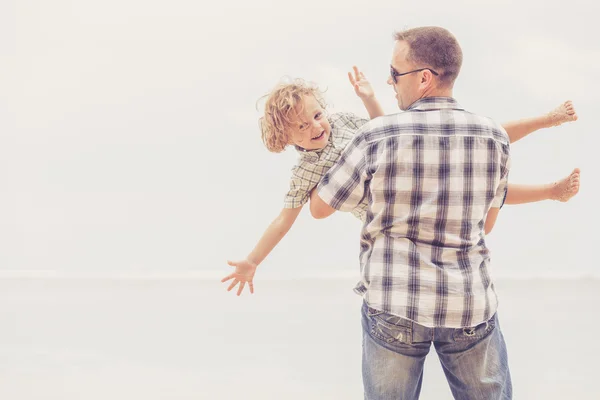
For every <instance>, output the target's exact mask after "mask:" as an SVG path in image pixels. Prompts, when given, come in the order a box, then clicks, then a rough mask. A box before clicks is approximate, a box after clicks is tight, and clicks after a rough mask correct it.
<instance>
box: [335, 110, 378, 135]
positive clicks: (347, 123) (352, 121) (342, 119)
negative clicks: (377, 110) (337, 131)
mask: <svg viewBox="0 0 600 400" xmlns="http://www.w3.org/2000/svg"><path fill="white" fill-rule="evenodd" d="M331 121H332V122H333V124H334V125H335V126H336V127H340V128H349V129H350V130H351V131H352V132H354V133H355V132H356V131H358V129H359V128H360V127H362V126H363V125H364V124H366V123H367V122H369V120H368V119H367V118H362V117H359V116H358V115H356V114H353V113H349V112H340V113H335V114H333V115H332V118H331Z"/></svg>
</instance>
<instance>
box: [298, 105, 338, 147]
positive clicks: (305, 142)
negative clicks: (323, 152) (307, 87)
mask: <svg viewBox="0 0 600 400" xmlns="http://www.w3.org/2000/svg"><path fill="white" fill-rule="evenodd" d="M296 113H297V118H296V121H294V123H293V124H292V126H290V127H289V130H290V131H289V138H290V144H295V145H296V146H298V147H301V148H303V149H305V150H320V149H322V148H324V147H325V146H327V143H328V141H329V135H330V134H331V125H329V121H328V120H327V118H326V117H325V112H324V110H323V108H322V107H321V105H320V104H319V102H318V101H317V99H316V98H315V97H314V96H312V95H306V96H304V97H303V99H302V103H301V104H299V105H298V106H297V107H296Z"/></svg>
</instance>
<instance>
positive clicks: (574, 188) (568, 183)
mask: <svg viewBox="0 0 600 400" xmlns="http://www.w3.org/2000/svg"><path fill="white" fill-rule="evenodd" d="M579 173H580V171H579V168H575V169H574V170H573V172H571V174H570V175H569V176H567V177H564V178H563V179H561V180H560V181H558V182H555V183H554V186H553V187H552V200H558V201H562V202H563V203H564V202H566V201H569V200H570V199H571V197H573V196H575V195H576V194H577V192H579Z"/></svg>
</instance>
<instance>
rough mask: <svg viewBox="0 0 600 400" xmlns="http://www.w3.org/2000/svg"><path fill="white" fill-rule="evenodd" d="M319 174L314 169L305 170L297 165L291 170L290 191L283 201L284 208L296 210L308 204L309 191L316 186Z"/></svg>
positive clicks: (319, 177)
mask: <svg viewBox="0 0 600 400" xmlns="http://www.w3.org/2000/svg"><path fill="white" fill-rule="evenodd" d="M321 176H322V175H321V174H319V173H318V170H317V169H316V168H305V167H303V166H302V165H297V166H295V167H294V168H293V169H292V177H291V179H290V189H289V190H288V192H287V193H286V195H285V198H284V201H283V207H284V208H298V207H301V206H303V205H304V204H306V203H307V202H308V199H309V198H310V191H311V190H313V189H314V188H315V186H317V184H318V183H319V180H320V179H321Z"/></svg>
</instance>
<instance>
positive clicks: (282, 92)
mask: <svg viewBox="0 0 600 400" xmlns="http://www.w3.org/2000/svg"><path fill="white" fill-rule="evenodd" d="M307 96H313V97H314V98H315V99H316V100H317V102H318V103H319V105H320V106H321V108H323V109H325V107H326V104H325V101H324V99H323V93H322V92H321V90H319V88H318V87H317V86H316V85H315V84H313V83H309V82H305V81H304V80H303V79H293V80H291V81H289V80H288V81H282V82H280V83H279V84H278V85H277V86H276V87H275V88H274V89H273V90H272V91H271V93H269V94H268V95H266V96H263V97H262V98H261V99H264V98H265V97H266V102H265V114H264V116H262V117H261V118H260V119H259V125H260V131H261V137H262V141H263V143H264V144H265V146H266V147H267V150H269V151H270V152H273V153H280V152H282V151H283V150H284V149H285V148H286V146H287V145H288V144H290V143H291V137H290V132H289V128H290V127H291V126H292V125H293V124H297V123H298V115H299V114H300V113H302V111H303V107H304V101H303V100H304V98H305V97H307ZM259 101H260V100H259Z"/></svg>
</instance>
